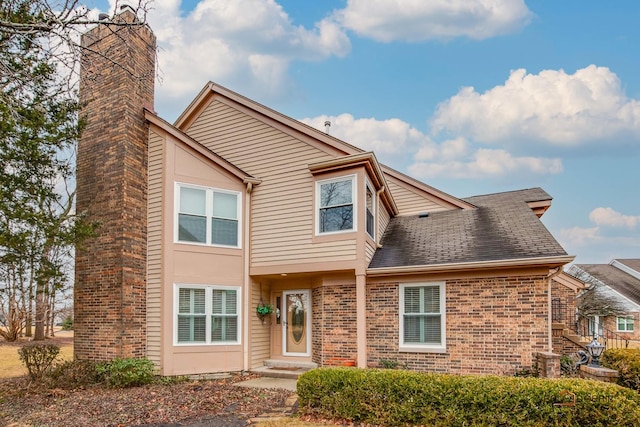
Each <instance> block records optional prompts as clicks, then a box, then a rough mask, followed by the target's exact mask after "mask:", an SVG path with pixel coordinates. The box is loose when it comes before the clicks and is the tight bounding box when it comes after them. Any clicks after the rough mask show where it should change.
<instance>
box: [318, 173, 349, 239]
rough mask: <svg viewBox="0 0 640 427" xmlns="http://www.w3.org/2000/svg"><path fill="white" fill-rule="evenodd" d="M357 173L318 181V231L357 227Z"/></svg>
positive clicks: (330, 231)
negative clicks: (355, 215) (355, 212)
mask: <svg viewBox="0 0 640 427" xmlns="http://www.w3.org/2000/svg"><path fill="white" fill-rule="evenodd" d="M355 181H356V177H355V175H352V176H348V177H340V178H336V179H330V180H324V181H318V182H316V206H317V212H316V213H317V223H318V224H317V233H318V234H324V233H336V232H341V231H353V230H355V229H356V221H355V217H354V215H353V214H354V211H355V206H354V204H355V202H354V200H355V194H356V191H355Z"/></svg>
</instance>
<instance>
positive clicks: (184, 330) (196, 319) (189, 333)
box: [178, 315, 206, 342]
mask: <svg viewBox="0 0 640 427" xmlns="http://www.w3.org/2000/svg"><path fill="white" fill-rule="evenodd" d="M205 341H206V318H205V316H184V315H179V316H178V342H205Z"/></svg>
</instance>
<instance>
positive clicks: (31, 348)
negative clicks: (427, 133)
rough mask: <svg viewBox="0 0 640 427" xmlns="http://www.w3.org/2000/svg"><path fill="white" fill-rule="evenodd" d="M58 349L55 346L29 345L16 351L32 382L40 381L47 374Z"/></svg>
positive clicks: (58, 351)
mask: <svg viewBox="0 0 640 427" xmlns="http://www.w3.org/2000/svg"><path fill="white" fill-rule="evenodd" d="M59 353H60V347H58V346H57V345H55V344H43V343H31V344H27V345H25V346H23V347H21V348H20V349H19V350H18V355H19V356H20V360H21V361H22V363H24V365H25V367H26V368H27V372H28V373H29V378H31V379H32V380H34V381H35V380H40V379H42V377H43V376H44V375H45V374H46V373H47V371H48V370H49V369H51V366H52V364H53V361H54V360H55V359H56V357H58V354H59Z"/></svg>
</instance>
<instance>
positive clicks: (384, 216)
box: [378, 207, 391, 241]
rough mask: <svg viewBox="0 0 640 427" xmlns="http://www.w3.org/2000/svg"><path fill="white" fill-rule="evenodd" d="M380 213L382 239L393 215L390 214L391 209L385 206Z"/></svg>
mask: <svg viewBox="0 0 640 427" xmlns="http://www.w3.org/2000/svg"><path fill="white" fill-rule="evenodd" d="M378 215H380V216H379V217H378V241H381V240H382V236H384V232H385V231H386V230H387V226H388V225H389V220H390V219H391V216H390V215H389V211H388V210H387V209H386V208H384V207H383V208H381V209H380V210H379V211H378Z"/></svg>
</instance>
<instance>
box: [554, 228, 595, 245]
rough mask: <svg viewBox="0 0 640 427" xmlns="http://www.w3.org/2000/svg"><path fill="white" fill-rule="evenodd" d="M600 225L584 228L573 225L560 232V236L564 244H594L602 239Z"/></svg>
mask: <svg viewBox="0 0 640 427" xmlns="http://www.w3.org/2000/svg"><path fill="white" fill-rule="evenodd" d="M599 230H600V229H599V228H598V227H592V228H583V227H573V228H565V229H562V230H560V231H559V232H558V238H559V240H560V241H562V245H563V246H566V247H569V246H585V245H589V244H593V243H595V242H596V241H598V240H600V239H601V236H600V234H599Z"/></svg>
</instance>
